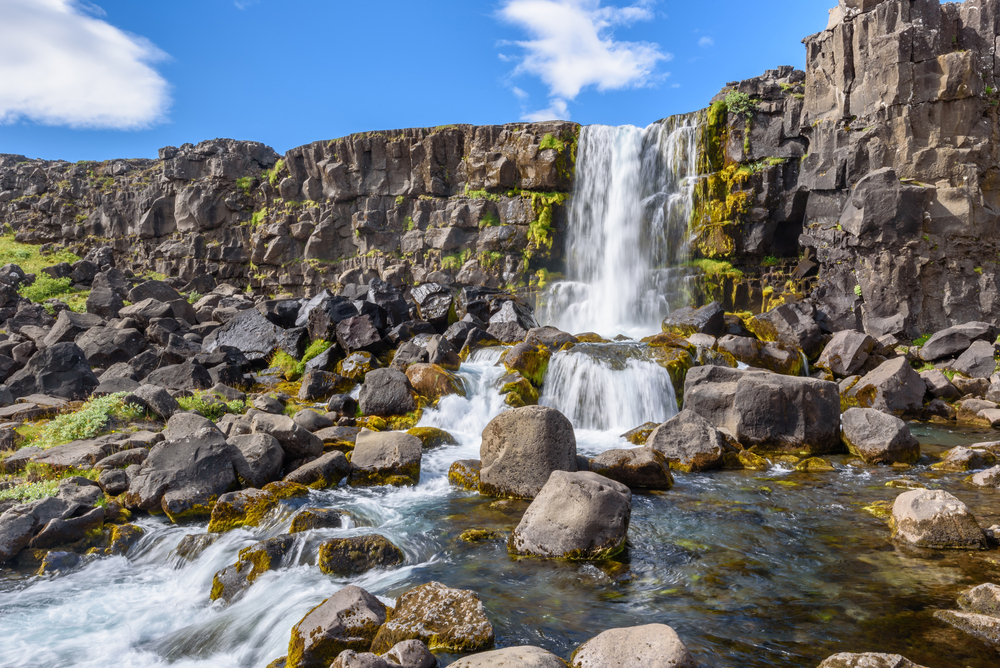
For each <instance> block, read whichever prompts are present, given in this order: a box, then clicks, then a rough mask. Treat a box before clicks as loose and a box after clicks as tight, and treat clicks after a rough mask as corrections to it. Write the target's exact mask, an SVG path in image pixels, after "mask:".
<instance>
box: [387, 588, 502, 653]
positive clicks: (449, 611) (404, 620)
mask: <svg viewBox="0 0 1000 668" xmlns="http://www.w3.org/2000/svg"><path fill="white" fill-rule="evenodd" d="M494 638H495V636H494V632H493V625H492V624H491V623H490V620H489V618H487V616H486V609H485V608H484V607H483V603H482V601H480V600H479V596H478V595H477V594H476V593H475V592H473V591H469V590H467V589H452V588H450V587H446V586H445V585H443V584H441V583H440V582H429V583H427V584H424V585H420V586H419V587H414V588H413V589H411V590H409V591H408V592H406V593H405V594H403V595H402V596H400V597H399V599H398V600H397V601H396V608H395V610H394V611H393V613H392V617H391V619H389V620H388V621H387V622H386V623H385V624H384V625H383V626H382V628H380V629H379V631H378V634H377V635H376V636H375V640H374V641H373V642H372V646H371V651H372V652H375V653H377V654H383V653H385V652H388V651H389V650H390V649H391V648H392V646H393V645H395V644H396V643H398V642H402V641H404V640H421V641H423V642H424V643H425V644H426V645H427V647H429V648H430V649H431V650H440V651H444V652H478V651H482V650H484V649H489V648H490V647H492V646H493V642H494Z"/></svg>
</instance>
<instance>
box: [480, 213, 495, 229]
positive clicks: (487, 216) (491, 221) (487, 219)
mask: <svg viewBox="0 0 1000 668" xmlns="http://www.w3.org/2000/svg"><path fill="white" fill-rule="evenodd" d="M499 225H500V217H499V216H497V215H496V214H495V213H493V212H492V211H487V212H486V213H484V214H483V217H482V218H480V219H479V229H482V228H484V227H497V226H499Z"/></svg>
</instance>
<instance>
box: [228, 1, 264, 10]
mask: <svg viewBox="0 0 1000 668" xmlns="http://www.w3.org/2000/svg"><path fill="white" fill-rule="evenodd" d="M259 2H260V0H233V4H234V5H236V9H246V8H247V7H252V6H254V5H256V4H258V3H259Z"/></svg>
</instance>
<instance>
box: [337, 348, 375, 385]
mask: <svg viewBox="0 0 1000 668" xmlns="http://www.w3.org/2000/svg"><path fill="white" fill-rule="evenodd" d="M378 368H379V363H378V360H377V359H375V356H374V355H372V354H371V353H366V352H357V353H351V354H350V355H348V356H347V357H345V358H344V359H342V360H340V361H339V362H337V373H338V374H340V375H341V376H343V377H345V378H350V379H351V380H354V381H357V382H359V383H360V382H363V381H364V379H365V375H366V374H367V373H368V372H369V371H371V370H372V369H378Z"/></svg>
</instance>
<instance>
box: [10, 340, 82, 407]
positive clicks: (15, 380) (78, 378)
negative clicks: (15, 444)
mask: <svg viewBox="0 0 1000 668" xmlns="http://www.w3.org/2000/svg"><path fill="white" fill-rule="evenodd" d="M98 384H99V382H98V380H97V376H95V375H94V372H93V371H91V370H90V365H89V364H88V363H87V358H86V356H85V355H84V352H83V351H82V350H80V347H79V346H77V345H76V344H75V343H57V344H55V345H54V346H50V347H48V348H46V349H45V350H42V351H40V352H38V353H36V354H35V355H34V356H32V358H31V359H30V360H28V364H27V365H26V366H25V367H24V368H23V369H21V370H20V371H18V372H17V373H15V374H14V375H13V376H11V377H10V378H9V379H8V380H7V388H8V389H9V390H10V393H11V395H12V396H13V397H14V398H15V399H16V398H18V397H26V396H28V395H29V394H47V395H51V396H55V397H61V398H63V399H72V400H74V401H82V400H84V399H86V398H87V397H88V396H89V395H90V393H91V392H92V391H93V390H94V388H96V387H97V386H98Z"/></svg>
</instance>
